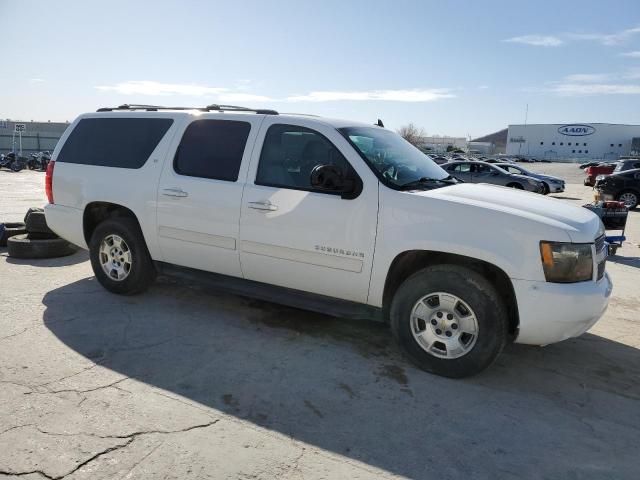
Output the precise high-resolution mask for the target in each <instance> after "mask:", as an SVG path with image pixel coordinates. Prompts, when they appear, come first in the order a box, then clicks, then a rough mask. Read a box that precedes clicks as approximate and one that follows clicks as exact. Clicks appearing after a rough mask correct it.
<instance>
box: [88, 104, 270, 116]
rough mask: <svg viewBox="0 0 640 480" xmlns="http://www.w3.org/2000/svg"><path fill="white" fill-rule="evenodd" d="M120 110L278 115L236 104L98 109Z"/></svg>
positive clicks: (262, 109) (128, 105)
mask: <svg viewBox="0 0 640 480" xmlns="http://www.w3.org/2000/svg"><path fill="white" fill-rule="evenodd" d="M119 110H145V111H147V112H157V111H158V110H198V111H200V112H211V111H214V112H253V113H257V114H260V115H278V112H276V111H275V110H270V109H267V108H247V107H238V106H236V105H216V104H212V105H207V106H206V107H165V106H162V105H141V104H129V103H125V104H124V105H119V106H117V107H103V108H99V109H98V110H96V111H97V112H113V111H119Z"/></svg>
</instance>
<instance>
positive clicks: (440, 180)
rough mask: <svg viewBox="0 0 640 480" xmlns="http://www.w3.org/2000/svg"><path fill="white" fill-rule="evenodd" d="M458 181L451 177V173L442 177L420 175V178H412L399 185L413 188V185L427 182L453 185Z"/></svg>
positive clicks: (418, 185) (422, 184)
mask: <svg viewBox="0 0 640 480" xmlns="http://www.w3.org/2000/svg"><path fill="white" fill-rule="evenodd" d="M459 182H460V180H457V179H455V178H453V177H452V176H451V175H447V176H446V177H444V178H429V177H422V178H419V179H418V180H413V181H411V182H408V183H405V184H404V185H400V188H401V189H403V190H405V189H409V188H414V187H421V186H424V185H425V184H429V183H445V184H447V185H455V184H456V183H459Z"/></svg>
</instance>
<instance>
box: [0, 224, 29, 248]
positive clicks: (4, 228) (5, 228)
mask: <svg viewBox="0 0 640 480" xmlns="http://www.w3.org/2000/svg"><path fill="white" fill-rule="evenodd" d="M23 233H27V230H26V228H25V225H24V223H22V222H14V223H0V247H6V246H7V240H8V239H9V238H10V237H13V236H14V235H22V234H23Z"/></svg>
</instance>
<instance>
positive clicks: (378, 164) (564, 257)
mask: <svg viewBox="0 0 640 480" xmlns="http://www.w3.org/2000/svg"><path fill="white" fill-rule="evenodd" d="M122 145H127V148H126V149H123V148H122ZM474 165H475V164H474ZM478 165H481V166H487V168H490V169H494V168H496V167H493V166H491V165H489V164H486V163H482V164H481V163H479V164H478ZM502 172H504V171H502ZM499 174H502V175H509V174H507V173H506V172H504V173H501V172H499ZM489 175H490V174H489ZM522 178H526V177H522ZM45 179H46V180H45V182H46V183H45V187H46V194H47V198H48V202H49V203H48V205H47V206H46V207H45V213H46V221H47V224H48V226H49V227H50V228H51V229H52V230H53V231H55V232H56V233H57V234H58V235H60V236H61V237H63V238H65V239H67V240H69V241H71V242H73V243H74V244H76V245H79V246H80V247H82V248H85V249H88V250H89V258H90V261H91V267H92V268H93V272H94V274H95V276H96V279H97V281H98V282H99V283H100V284H101V285H102V286H103V287H104V288H106V289H107V290H109V291H111V292H113V293H117V294H124V295H129V294H134V293H140V292H142V291H144V290H146V289H147V288H148V287H149V286H150V285H151V284H152V283H153V281H154V278H155V277H156V273H157V272H158V271H160V272H163V273H165V274H172V273H174V274H175V273H179V274H180V275H182V276H183V277H184V276H187V277H190V278H198V279H201V280H202V281H209V282H210V281H213V282H214V283H215V284H216V285H217V287H218V288H228V289H230V290H232V291H234V292H242V293H243V294H244V295H248V296H258V297H260V298H266V299H270V300H271V301H275V302H280V303H286V304H289V305H294V306H296V307H298V308H308V309H312V310H314V309H315V310H319V311H322V312H324V313H331V314H332V315H337V316H339V315H344V316H351V317H354V316H358V317H366V318H378V319H383V320H385V321H388V322H389V323H390V326H391V332H392V333H393V336H394V337H395V339H396V340H397V341H398V343H399V344H400V345H401V346H402V348H403V350H404V351H405V352H406V354H407V355H408V357H409V358H410V359H412V360H413V361H414V362H415V363H416V364H417V365H418V366H419V367H421V368H423V369H424V370H427V371H430V372H434V373H436V374H439V375H445V376H449V377H463V376H468V375H472V374H475V373H478V372H480V371H482V370H483V369H485V368H487V367H488V366H489V365H490V364H491V363H492V362H493V361H494V359H495V358H496V357H497V356H498V354H499V353H500V352H501V351H502V349H503V347H504V346H505V344H506V343H508V342H517V343H524V344H533V345H546V344H549V343H554V342H558V341H561V340H564V339H567V338H571V337H575V336H577V335H580V334H582V333H583V332H585V331H586V330H588V329H589V328H591V326H592V325H593V324H594V323H595V322H596V321H597V320H598V318H600V316H601V315H602V313H603V312H604V310H605V309H606V307H607V304H608V301H609V297H610V294H611V289H612V286H611V281H610V279H609V276H608V275H607V273H606V272H605V261H606V254H605V242H604V236H603V230H602V223H601V222H600V220H599V218H598V217H597V216H596V215H595V214H593V213H592V212H590V211H588V210H587V209H584V208H581V207H577V206H574V205H569V204H567V203H563V202H561V201H559V200H556V199H552V198H546V197H542V196H532V195H529V194H528V193H526V192H519V191H516V190H511V189H504V188H499V187H495V186H493V185H474V184H468V183H460V184H458V182H457V181H456V180H455V179H453V178H451V177H450V176H449V174H448V172H447V171H445V170H443V169H442V168H441V167H439V166H438V165H436V164H435V163H434V162H433V161H431V160H430V159H429V157H428V156H426V155H424V154H422V153H421V152H420V151H419V150H418V149H416V148H415V147H413V146H412V145H411V144H409V143H408V142H406V141H405V140H403V139H402V138H401V137H400V136H399V135H397V134H396V133H394V132H392V131H389V130H386V129H384V128H382V127H380V126H372V125H369V124H361V123H355V122H350V121H343V120H332V119H326V118H319V117H310V116H305V115H279V114H278V113H277V112H275V111H273V110H250V109H246V108H240V107H221V106H216V105H212V106H209V107H203V108H199V109H193V110H192V109H186V108H184V109H176V108H166V107H160V106H155V107H150V106H132V105H123V106H121V107H116V108H105V109H100V110H99V111H98V112H96V113H89V114H84V115H81V116H80V117H79V118H77V119H76V120H75V121H74V122H73V123H72V124H71V125H70V126H69V128H68V129H67V130H66V131H65V133H64V134H63V136H62V138H61V139H60V141H59V142H58V145H57V146H56V149H55V152H54V153H53V158H52V161H51V163H50V164H49V167H48V169H47V174H46V175H45ZM528 181H531V182H532V184H534V183H536V182H537V181H534V180H531V179H528V180H526V181H525V182H524V183H527V182H528ZM95 308H96V311H102V309H103V308H104V306H103V305H96V306H95ZM299 321H300V322H304V321H305V319H304V315H301V316H300V318H299ZM228 348H233V345H232V344H230V345H229V346H228Z"/></svg>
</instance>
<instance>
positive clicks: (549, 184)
mask: <svg viewBox="0 0 640 480" xmlns="http://www.w3.org/2000/svg"><path fill="white" fill-rule="evenodd" d="M496 167H500V168H501V169H503V170H506V171H507V172H509V173H513V174H515V175H525V176H527V177H531V178H535V179H537V180H540V181H541V182H542V187H543V191H542V193H543V194H544V195H547V194H549V193H560V192H564V185H565V182H564V180H563V179H561V178H559V177H554V176H553V175H544V174H542V173H536V172H532V171H531V170H527V169H526V168H524V167H521V166H520V165H514V164H512V163H498V164H496Z"/></svg>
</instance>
